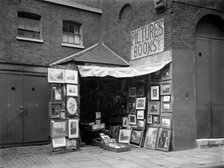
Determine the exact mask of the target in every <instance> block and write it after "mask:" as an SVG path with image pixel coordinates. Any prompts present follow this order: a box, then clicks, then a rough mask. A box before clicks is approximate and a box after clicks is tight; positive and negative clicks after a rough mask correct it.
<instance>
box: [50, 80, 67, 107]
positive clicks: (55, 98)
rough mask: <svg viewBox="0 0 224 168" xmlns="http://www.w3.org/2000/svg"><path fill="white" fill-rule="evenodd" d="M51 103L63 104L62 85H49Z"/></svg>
mask: <svg viewBox="0 0 224 168" xmlns="http://www.w3.org/2000/svg"><path fill="white" fill-rule="evenodd" d="M51 95H52V96H51V97H52V102H60V103H62V102H64V87H63V85H62V84H52V85H51Z"/></svg>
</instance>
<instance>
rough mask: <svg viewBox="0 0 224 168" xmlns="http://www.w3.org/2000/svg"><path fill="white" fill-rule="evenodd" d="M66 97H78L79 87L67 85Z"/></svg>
mask: <svg viewBox="0 0 224 168" xmlns="http://www.w3.org/2000/svg"><path fill="white" fill-rule="evenodd" d="M66 95H67V96H76V97H77V96H78V85H70V84H67V85H66Z"/></svg>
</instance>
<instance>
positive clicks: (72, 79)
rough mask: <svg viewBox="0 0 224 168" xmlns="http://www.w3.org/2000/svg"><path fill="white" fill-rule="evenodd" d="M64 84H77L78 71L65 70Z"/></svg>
mask: <svg viewBox="0 0 224 168" xmlns="http://www.w3.org/2000/svg"><path fill="white" fill-rule="evenodd" d="M65 83H71V84H78V71H75V70H69V69H66V70H65Z"/></svg>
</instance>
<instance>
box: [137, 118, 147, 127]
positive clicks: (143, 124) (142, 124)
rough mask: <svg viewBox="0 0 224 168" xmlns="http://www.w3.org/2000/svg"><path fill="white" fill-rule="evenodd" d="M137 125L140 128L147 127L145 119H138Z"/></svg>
mask: <svg viewBox="0 0 224 168" xmlns="http://www.w3.org/2000/svg"><path fill="white" fill-rule="evenodd" d="M137 127H138V128H139V129H145V120H137Z"/></svg>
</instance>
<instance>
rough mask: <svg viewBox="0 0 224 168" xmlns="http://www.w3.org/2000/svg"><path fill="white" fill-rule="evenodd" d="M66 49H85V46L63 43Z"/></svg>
mask: <svg viewBox="0 0 224 168" xmlns="http://www.w3.org/2000/svg"><path fill="white" fill-rule="evenodd" d="M61 45H62V46H64V47H72V48H84V46H83V45H75V44H69V43H61Z"/></svg>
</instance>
